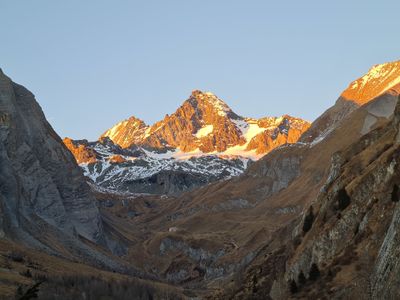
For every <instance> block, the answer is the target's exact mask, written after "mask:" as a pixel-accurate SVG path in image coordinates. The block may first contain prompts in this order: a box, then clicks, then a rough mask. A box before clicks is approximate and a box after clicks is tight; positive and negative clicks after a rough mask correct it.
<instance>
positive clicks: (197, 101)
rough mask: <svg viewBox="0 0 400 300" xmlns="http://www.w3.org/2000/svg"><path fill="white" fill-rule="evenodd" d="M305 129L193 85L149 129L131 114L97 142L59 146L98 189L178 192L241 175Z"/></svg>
mask: <svg viewBox="0 0 400 300" xmlns="http://www.w3.org/2000/svg"><path fill="white" fill-rule="evenodd" d="M309 126H310V124H309V123H308V122H306V121H304V120H301V119H298V118H293V117H291V116H288V115H285V116H282V117H267V118H261V119H252V118H244V117H241V116H239V115H237V114H236V113H234V112H233V111H232V109H230V108H229V106H228V105H227V104H226V103H225V102H223V101H222V100H221V99H219V98H218V97H217V96H215V95H214V94H212V93H209V92H207V93H203V92H201V91H197V90H196V91H193V92H192V94H191V96H190V97H189V99H187V100H186V101H185V102H184V103H183V104H182V106H180V107H179V108H178V109H177V110H176V111H175V112H174V113H173V114H172V115H167V116H166V117H165V118H164V119H163V120H161V121H159V122H156V123H155V124H154V125H152V126H148V125H146V124H145V123H144V122H143V121H141V120H140V119H137V118H135V117H131V118H129V119H127V120H125V121H122V122H120V123H118V124H116V125H115V126H114V127H112V128H110V129H109V130H107V131H106V132H105V133H104V134H103V135H102V136H101V137H100V139H99V141H97V142H93V143H89V142H87V141H73V140H71V139H68V138H66V139H65V140H64V143H65V144H66V146H67V147H68V148H69V149H70V150H71V152H72V153H73V154H74V156H75V157H76V159H77V161H78V163H80V164H81V167H82V168H83V169H84V171H85V174H86V175H87V176H89V177H90V178H91V179H92V180H93V181H94V182H95V183H96V184H98V185H99V186H101V187H103V188H107V189H111V190H116V191H119V192H121V191H123V192H142V193H143V192H144V193H147V192H148V193H179V192H182V191H185V190H188V189H192V188H195V187H197V186H201V185H204V184H207V183H209V182H212V181H216V180H220V179H227V178H230V177H232V176H237V175H239V174H241V173H242V172H243V171H244V170H245V169H246V168H247V166H248V164H249V163H250V162H251V161H255V160H258V159H259V158H261V157H262V156H263V155H265V154H266V153H268V152H269V151H271V150H273V149H275V148H276V147H279V146H281V145H284V144H286V143H295V142H297V140H298V138H299V137H300V136H301V134H302V133H303V132H304V131H306V130H307V129H308V127H309Z"/></svg>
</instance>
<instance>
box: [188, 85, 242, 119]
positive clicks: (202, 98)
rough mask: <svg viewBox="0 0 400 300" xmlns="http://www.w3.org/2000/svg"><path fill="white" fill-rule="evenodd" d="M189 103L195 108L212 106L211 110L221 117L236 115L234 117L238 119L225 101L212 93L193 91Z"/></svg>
mask: <svg viewBox="0 0 400 300" xmlns="http://www.w3.org/2000/svg"><path fill="white" fill-rule="evenodd" d="M187 101H188V102H189V103H190V104H192V105H194V106H195V107H198V106H211V109H213V110H214V111H215V112H217V113H218V115H219V116H221V117H225V116H226V115H227V114H230V115H232V114H234V116H236V117H238V116H237V115H236V114H235V113H234V112H233V111H232V109H231V108H230V107H229V106H228V105H227V104H226V103H225V102H224V101H223V100H221V99H220V98H218V97H217V96H216V95H215V94H213V93H211V92H202V91H200V90H193V91H192V94H191V95H190V97H189V99H188V100H187Z"/></svg>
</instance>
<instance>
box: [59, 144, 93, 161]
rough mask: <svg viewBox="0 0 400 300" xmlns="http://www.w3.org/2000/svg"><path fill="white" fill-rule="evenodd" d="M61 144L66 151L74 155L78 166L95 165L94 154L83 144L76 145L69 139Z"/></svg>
mask: <svg viewBox="0 0 400 300" xmlns="http://www.w3.org/2000/svg"><path fill="white" fill-rule="evenodd" d="M63 142H64V145H65V146H66V147H67V148H68V150H69V151H71V153H72V154H73V155H74V157H75V159H76V161H77V163H78V164H83V163H95V162H96V161H97V157H96V153H95V152H94V151H93V149H91V148H89V147H87V145H85V143H76V142H75V141H74V140H72V139H70V138H64V139H63ZM86 144H87V141H86Z"/></svg>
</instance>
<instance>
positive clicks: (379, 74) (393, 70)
mask: <svg viewBox="0 0 400 300" xmlns="http://www.w3.org/2000/svg"><path fill="white" fill-rule="evenodd" d="M399 84H400V61H395V62H390V63H384V64H379V65H375V66H373V67H372V68H371V69H370V70H369V71H368V73H367V74H365V75H364V76H363V77H361V78H359V79H357V80H355V81H353V82H352V83H351V84H350V85H349V87H348V88H347V89H346V90H345V91H344V92H343V93H342V97H343V98H345V99H346V100H351V101H353V102H355V103H357V104H358V105H363V104H365V103H367V102H369V101H370V100H372V99H374V98H376V97H377V96H379V95H381V94H382V93H384V92H386V91H388V90H390V89H394V90H396V91H397V92H399V91H400V86H399Z"/></svg>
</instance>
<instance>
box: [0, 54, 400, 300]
mask: <svg viewBox="0 0 400 300" xmlns="http://www.w3.org/2000/svg"><path fill="white" fill-rule="evenodd" d="M399 93H400V61H398V62H390V63H384V64H380V65H375V66H373V67H372V68H371V69H370V70H369V71H368V72H367V73H366V74H365V75H364V76H362V77H360V78H359V79H357V80H355V81H354V82H352V83H350V85H349V86H348V88H347V89H345V90H344V91H343V92H342V94H341V95H340V96H339V98H338V100H337V101H336V102H335V103H334V105H333V106H332V107H330V108H329V109H327V110H326V111H325V112H324V113H323V114H322V115H321V116H320V117H319V118H317V119H316V120H315V121H314V122H313V123H312V124H309V123H308V122H307V121H304V120H302V119H300V118H295V117H291V116H288V115H284V116H281V117H265V118H261V119H253V118H247V117H242V116H240V115H238V114H237V113H235V112H233V111H232V109H230V108H229V106H228V105H227V104H226V103H225V102H224V101H222V100H221V99H219V98H218V97H217V96H215V95H214V94H212V93H209V92H201V91H197V90H195V91H193V92H192V94H191V95H190V96H189V98H188V99H187V100H186V101H184V102H183V104H182V105H181V106H180V107H179V108H178V109H177V110H176V111H175V112H174V113H173V114H171V115H167V116H166V117H165V118H164V119H163V120H161V121H159V122H156V123H155V124H153V125H151V126H150V125H146V124H145V123H144V122H143V121H141V120H140V119H137V118H136V117H130V118H129V119H127V120H124V121H122V122H120V123H118V124H116V125H115V126H113V127H111V128H110V129H109V130H106V131H105V132H104V133H103V134H102V135H101V136H100V137H99V139H98V140H97V141H91V142H89V141H87V140H73V139H71V138H65V139H64V140H62V139H61V138H60V137H59V136H58V135H57V133H56V132H55V131H54V130H53V129H52V127H51V125H50V124H49V123H48V122H47V120H46V118H45V116H44V114H43V112H42V110H41V108H40V106H39V104H38V103H37V102H36V100H35V97H34V95H33V94H32V93H31V92H29V91H28V90H27V89H25V88H24V87H22V86H20V85H18V84H16V83H14V82H13V81H12V80H11V79H10V78H8V77H7V76H6V75H4V74H3V73H2V72H0V140H1V143H0V295H1V296H2V297H3V298H4V299H10V298H12V297H15V295H17V299H29V298H26V297H29V295H32V293H34V294H37V296H38V298H39V299H276V300H281V299H282V300H283V299H313V298H315V299H399V298H400V291H399V289H398V287H399V284H400V259H399V252H398V249H399V247H400V206H399V205H400V204H399V203H400V201H399V199H400V188H399V186H400V156H399V153H400V152H399V151H400V104H399ZM267 114H268V112H266V115H267ZM23 297H25V298H23Z"/></svg>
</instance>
